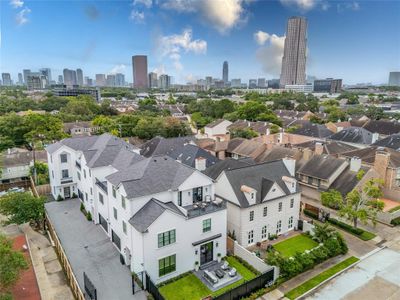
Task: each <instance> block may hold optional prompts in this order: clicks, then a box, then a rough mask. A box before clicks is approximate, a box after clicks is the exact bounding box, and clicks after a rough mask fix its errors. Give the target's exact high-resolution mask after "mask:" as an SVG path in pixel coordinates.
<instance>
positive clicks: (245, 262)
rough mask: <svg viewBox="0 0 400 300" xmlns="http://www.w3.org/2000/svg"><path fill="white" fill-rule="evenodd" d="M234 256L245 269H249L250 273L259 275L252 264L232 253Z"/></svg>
mask: <svg viewBox="0 0 400 300" xmlns="http://www.w3.org/2000/svg"><path fill="white" fill-rule="evenodd" d="M233 257H234V258H236V259H237V260H238V261H239V262H240V263H241V264H242V265H244V266H245V267H246V268H247V269H249V270H250V271H251V272H252V273H254V274H256V275H260V272H259V271H257V270H256V269H255V268H254V267H253V266H252V265H250V264H249V263H248V262H247V261H245V260H244V259H242V258H241V257H239V256H236V255H233Z"/></svg>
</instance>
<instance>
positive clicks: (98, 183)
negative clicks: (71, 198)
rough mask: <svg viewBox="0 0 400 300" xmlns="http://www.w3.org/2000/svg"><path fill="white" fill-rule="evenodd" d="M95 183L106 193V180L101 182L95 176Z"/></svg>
mask: <svg viewBox="0 0 400 300" xmlns="http://www.w3.org/2000/svg"><path fill="white" fill-rule="evenodd" d="M96 185H97V186H98V187H99V188H100V189H101V190H102V191H103V192H105V193H106V194H108V191H107V181H103V182H101V181H100V180H98V179H97V178H96Z"/></svg>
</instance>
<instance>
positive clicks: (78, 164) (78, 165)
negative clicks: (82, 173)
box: [75, 160, 82, 170]
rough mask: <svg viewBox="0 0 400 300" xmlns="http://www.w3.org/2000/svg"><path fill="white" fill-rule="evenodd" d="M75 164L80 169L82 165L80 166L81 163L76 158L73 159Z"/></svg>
mask: <svg viewBox="0 0 400 300" xmlns="http://www.w3.org/2000/svg"><path fill="white" fill-rule="evenodd" d="M75 166H76V167H77V168H78V169H79V170H80V169H81V168H82V167H81V164H80V163H79V162H78V161H77V160H76V161H75Z"/></svg>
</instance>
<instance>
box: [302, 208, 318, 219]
mask: <svg viewBox="0 0 400 300" xmlns="http://www.w3.org/2000/svg"><path fill="white" fill-rule="evenodd" d="M303 213H304V214H305V215H306V216H307V217H310V218H312V219H315V220H318V214H316V213H315V212H313V211H311V210H308V209H304V210H303Z"/></svg>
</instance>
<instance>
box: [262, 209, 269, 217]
mask: <svg viewBox="0 0 400 300" xmlns="http://www.w3.org/2000/svg"><path fill="white" fill-rule="evenodd" d="M267 214H268V207H267V206H265V207H264V209H263V216H264V217H266V216H267Z"/></svg>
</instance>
